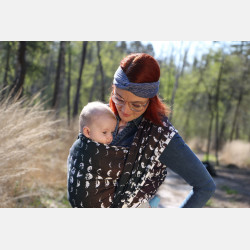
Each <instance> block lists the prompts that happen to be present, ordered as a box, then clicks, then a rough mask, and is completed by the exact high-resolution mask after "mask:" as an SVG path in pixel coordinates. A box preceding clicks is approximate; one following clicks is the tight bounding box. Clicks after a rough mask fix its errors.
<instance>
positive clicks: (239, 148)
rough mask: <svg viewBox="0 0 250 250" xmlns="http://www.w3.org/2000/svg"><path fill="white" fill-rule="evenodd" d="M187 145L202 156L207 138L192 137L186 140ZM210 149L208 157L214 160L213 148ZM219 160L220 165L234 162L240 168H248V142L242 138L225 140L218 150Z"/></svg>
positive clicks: (249, 152) (249, 148)
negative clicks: (230, 140)
mask: <svg viewBox="0 0 250 250" xmlns="http://www.w3.org/2000/svg"><path fill="white" fill-rule="evenodd" d="M187 144H188V146H189V147H190V148H191V149H192V150H193V151H194V152H195V153H196V154H199V155H200V156H202V155H203V156H204V154H205V152H206V149H207V148H206V147H207V140H204V139H203V140H201V139H199V138H193V139H191V140H189V141H188V142H187ZM212 146H213V145H211V149H210V156H209V159H210V160H211V161H213V160H215V150H214V149H213V148H212ZM219 161H220V164H222V165H228V164H235V165H237V166H238V167H241V168H250V143H248V142H245V141H242V140H234V141H232V142H227V143H226V144H225V145H224V146H223V148H222V150H221V151H220V152H219Z"/></svg>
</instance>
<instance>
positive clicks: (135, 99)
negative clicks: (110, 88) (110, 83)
mask: <svg viewBox="0 0 250 250" xmlns="http://www.w3.org/2000/svg"><path fill="white" fill-rule="evenodd" d="M114 90H115V94H117V95H118V96H120V97H122V98H123V99H124V100H125V101H128V102H145V101H147V100H148V98H143V97H139V96H136V95H134V94H133V93H132V92H130V91H127V90H123V89H119V88H117V87H116V86H114Z"/></svg>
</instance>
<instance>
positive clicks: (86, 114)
mask: <svg viewBox="0 0 250 250" xmlns="http://www.w3.org/2000/svg"><path fill="white" fill-rule="evenodd" d="M101 115H108V116H109V117H111V118H113V119H114V120H115V121H116V117H115V114H114V113H113V112H112V110H111V109H110V108H109V107H108V106H107V105H106V104H104V103H102V102H99V101H96V102H89V103H88V104H87V105H86V106H84V107H83V109H82V111H81V114H80V116H79V130H80V132H81V133H82V132H83V128H84V127H85V126H89V125H90V124H91V123H92V122H93V120H94V119H96V118H97V117H99V116H101Z"/></svg>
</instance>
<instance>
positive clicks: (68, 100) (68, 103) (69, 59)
mask: <svg viewBox="0 0 250 250" xmlns="http://www.w3.org/2000/svg"><path fill="white" fill-rule="evenodd" d="M70 89H71V46H70V42H69V43H68V87H67V117H68V125H70Z"/></svg>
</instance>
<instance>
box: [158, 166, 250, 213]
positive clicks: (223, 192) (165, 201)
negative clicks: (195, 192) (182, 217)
mask: <svg viewBox="0 0 250 250" xmlns="http://www.w3.org/2000/svg"><path fill="white" fill-rule="evenodd" d="M215 170H216V172H217V176H216V177H213V179H214V181H215V183H216V191H215V194H214V195H213V197H212V198H211V199H210V200H209V201H208V202H207V204H206V206H205V207H211V208H249V207H250V170H249V169H244V168H228V167H226V166H221V167H217V168H215ZM190 190H191V187H190V186H189V185H188V184H187V183H186V182H185V181H184V180H183V179H182V178H180V177H179V176H178V175H177V174H175V173H174V172H172V171H171V170H168V175H167V178H166V180H165V182H164V183H163V185H162V186H161V187H160V189H159V191H158V195H159V196H160V197H161V203H160V206H161V207H167V208H176V207H179V206H180V204H181V203H182V201H183V200H184V199H185V197H186V196H187V195H188V193H189V192H190Z"/></svg>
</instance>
